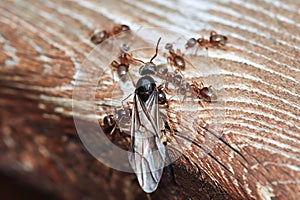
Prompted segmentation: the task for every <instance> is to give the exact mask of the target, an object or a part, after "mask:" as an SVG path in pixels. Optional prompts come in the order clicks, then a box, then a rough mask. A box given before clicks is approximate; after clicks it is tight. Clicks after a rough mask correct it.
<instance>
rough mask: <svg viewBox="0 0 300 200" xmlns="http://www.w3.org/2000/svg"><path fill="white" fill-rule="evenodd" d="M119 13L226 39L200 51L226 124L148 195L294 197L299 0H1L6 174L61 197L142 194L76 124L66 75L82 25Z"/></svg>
mask: <svg viewBox="0 0 300 200" xmlns="http://www.w3.org/2000/svg"><path fill="white" fill-rule="evenodd" d="M116 23H123V24H128V25H129V26H131V27H133V28H139V27H140V26H145V27H146V26H167V27H171V28H172V29H175V30H180V31H183V32H185V33H186V36H187V38H188V37H191V36H193V37H200V36H201V35H204V36H206V37H207V36H208V34H209V31H211V30H215V31H217V32H220V33H222V34H224V35H226V36H228V38H229V41H228V45H227V47H228V48H227V50H215V49H211V50H209V51H208V57H213V61H214V62H215V63H217V64H218V66H219V69H218V72H216V73H215V74H213V75H212V76H213V77H214V78H217V79H218V78H219V79H221V80H222V81H223V85H222V88H221V90H223V91H224V92H226V106H225V107H223V108H219V109H224V113H225V116H224V118H223V119H222V120H220V119H219V123H220V124H221V125H222V126H223V133H224V134H223V136H222V137H221V138H220V139H219V140H218V141H217V144H216V145H215V146H214V148H213V149H212V151H211V152H210V153H209V155H208V156H206V157H205V158H203V159H198V158H197V157H195V156H193V152H189V153H187V154H186V158H188V160H187V159H186V158H185V157H182V158H180V159H179V160H178V161H176V162H175V164H174V173H175V180H176V183H177V185H174V184H173V183H171V182H172V181H170V179H172V177H171V175H169V173H168V172H165V173H164V177H163V180H162V182H161V183H160V186H159V188H158V190H157V191H156V192H155V193H154V194H152V195H151V197H152V199H176V198H177V199H188V198H190V199H209V198H211V199H224V198H228V199H291V200H292V199H298V198H299V197H300V120H299V118H300V103H299V97H300V51H299V50H300V34H299V33H300V2H299V1H295V0H293V1H292V0H285V1H284V0H281V1H280V0H276V1H272V0H247V1H242V0H220V1H205V0H201V1H196V0H193V1H183V0H178V1H175V0H174V1H129V0H124V1H121V0H113V1H94V0H89V1H80V0H78V1H33V0H32V1H8V0H6V1H2V2H0V48H1V51H0V65H1V68H0V71H1V73H0V106H1V115H0V116H1V119H0V121H1V122H0V133H1V139H0V149H1V150H0V170H1V173H2V174H6V175H7V176H9V177H14V178H15V179H18V180H21V182H22V183H24V184H30V185H33V186H34V187H36V188H41V189H42V190H43V191H47V192H51V193H54V194H55V195H56V196H57V197H58V198H64V199H88V198H90V199H101V197H103V198H104V197H106V198H109V199H119V198H122V199H142V198H146V197H145V194H144V193H143V192H142V190H141V189H140V188H139V186H138V184H137V181H136V180H135V176H134V175H133V174H125V173H121V172H117V171H112V170H110V169H109V168H107V167H106V166H104V165H102V164H101V163H99V162H98V161H97V160H96V159H94V158H93V157H92V156H91V155H89V153H88V152H87V151H85V150H84V147H83V145H82V143H81V141H80V140H79V139H78V136H77V135H76V130H75V127H74V125H73V119H72V92H73V86H74V75H75V73H76V72H77V71H78V70H79V68H80V64H81V63H82V62H83V60H84V59H85V57H86V56H87V55H88V54H89V52H90V51H91V50H92V49H93V48H94V45H93V44H92V43H91V42H90V40H89V36H90V33H91V32H92V31H93V30H95V29H96V28H99V29H111V27H112V26H113V25H114V24H116ZM202 57H204V58H205V54H204V55H202ZM195 151H196V150H195ZM174 191H175V192H174Z"/></svg>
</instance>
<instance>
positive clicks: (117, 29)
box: [91, 24, 130, 45]
mask: <svg viewBox="0 0 300 200" xmlns="http://www.w3.org/2000/svg"><path fill="white" fill-rule="evenodd" d="M129 30H130V27H129V26H127V25H125V24H118V25H115V26H114V27H113V28H112V30H111V31H106V30H102V31H99V30H95V31H94V33H93V34H92V36H91V41H92V42H93V43H94V44H96V45H97V44H100V43H102V42H103V41H104V40H106V39H108V38H110V37H112V36H114V35H117V34H119V33H121V32H124V31H129Z"/></svg>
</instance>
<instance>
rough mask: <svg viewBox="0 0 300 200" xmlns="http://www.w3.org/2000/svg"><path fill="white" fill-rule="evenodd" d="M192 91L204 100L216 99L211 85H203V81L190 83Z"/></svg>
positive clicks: (211, 100)
mask: <svg viewBox="0 0 300 200" xmlns="http://www.w3.org/2000/svg"><path fill="white" fill-rule="evenodd" d="M190 88H191V91H192V93H193V94H194V95H195V96H197V97H198V98H199V99H203V100H204V101H206V102H214V101H216V100H217V98H218V97H217V94H216V92H215V90H214V89H213V87H212V86H209V87H204V85H203V82H201V83H200V84H199V83H197V82H196V81H193V82H192V84H191V85H190Z"/></svg>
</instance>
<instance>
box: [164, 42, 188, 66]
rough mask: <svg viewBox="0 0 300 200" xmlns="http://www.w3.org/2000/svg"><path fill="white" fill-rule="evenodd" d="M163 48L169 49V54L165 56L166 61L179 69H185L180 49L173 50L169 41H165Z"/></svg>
mask: <svg viewBox="0 0 300 200" xmlns="http://www.w3.org/2000/svg"><path fill="white" fill-rule="evenodd" d="M165 49H167V50H168V51H169V56H168V57H167V61H168V63H169V64H170V65H171V66H175V67H176V68H178V69H180V70H185V60H184V58H183V54H182V52H181V51H180V49H177V50H176V52H175V50H174V49H173V45H172V44H171V43H167V44H166V46H165Z"/></svg>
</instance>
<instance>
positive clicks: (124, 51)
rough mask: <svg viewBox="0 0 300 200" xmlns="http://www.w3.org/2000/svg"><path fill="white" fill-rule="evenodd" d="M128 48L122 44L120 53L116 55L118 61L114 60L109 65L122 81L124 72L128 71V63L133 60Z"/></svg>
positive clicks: (124, 77) (124, 78)
mask: <svg viewBox="0 0 300 200" xmlns="http://www.w3.org/2000/svg"><path fill="white" fill-rule="evenodd" d="M128 50H129V47H127V46H126V45H123V47H122V48H121V53H120V55H119V57H118V59H119V61H120V62H118V61H116V60H114V61H112V63H111V66H112V67H113V69H115V70H116V71H117V74H118V76H119V77H120V79H121V80H122V81H125V80H126V74H127V72H128V69H129V65H130V63H131V62H133V61H134V59H133V57H132V54H129V53H128Z"/></svg>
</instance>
